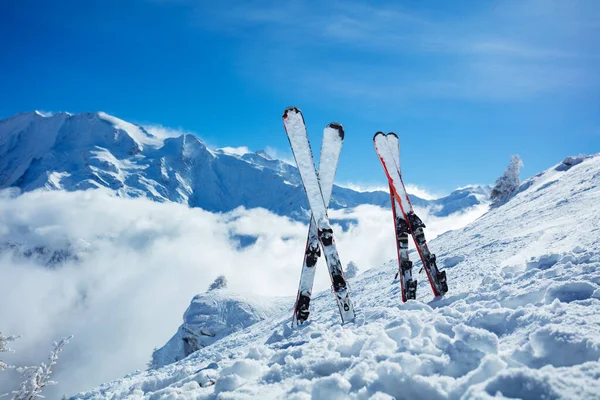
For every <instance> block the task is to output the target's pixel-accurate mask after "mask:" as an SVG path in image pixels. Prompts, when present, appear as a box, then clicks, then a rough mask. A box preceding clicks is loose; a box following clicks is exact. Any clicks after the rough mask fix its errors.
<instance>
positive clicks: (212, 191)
mask: <svg viewBox="0 0 600 400" xmlns="http://www.w3.org/2000/svg"><path fill="white" fill-rule="evenodd" d="M7 187H18V188H20V189H21V191H23V192H27V191H31V190H35V189H40V188H45V189H54V190H66V191H74V190H85V189H89V188H98V187H105V188H108V189H110V190H112V191H114V192H115V193H116V194H118V195H119V196H124V197H142V196H143V197H148V198H150V199H152V200H156V201H160V202H165V201H171V202H177V203H183V204H187V205H189V206H191V207H200V208H202V209H204V210H207V211H213V212H223V211H230V210H232V209H234V208H236V207H239V206H244V207H246V208H255V207H262V208H265V209H267V210H269V211H272V212H274V213H276V214H278V215H285V216H290V217H293V218H296V219H301V220H304V219H307V214H306V210H307V208H308V203H307V200H306V196H305V195H304V192H303V190H302V187H301V182H300V177H299V175H298V171H297V169H296V168H295V167H294V166H292V165H290V164H288V163H286V162H284V161H281V160H277V159H272V158H271V157H269V156H268V155H267V154H266V153H265V152H263V151H259V152H255V153H253V152H248V153H236V152H231V151H228V150H227V149H216V150H213V149H210V148H208V147H207V146H206V145H205V144H204V143H203V142H202V141H201V140H200V139H199V138H198V137H196V136H194V135H191V134H185V135H181V136H178V137H160V136H158V135H155V134H152V133H150V132H149V130H147V129H145V128H144V127H142V126H140V125H136V124H132V123H129V122H126V121H123V120H120V119H118V118H115V117H113V116H110V115H107V114H105V113H102V112H94V113H81V114H69V113H56V114H53V115H46V114H42V113H39V112H28V113H21V114H18V115H16V116H14V117H11V118H8V119H5V120H2V121H0V189H3V188H7ZM488 194H489V187H487V186H469V187H466V188H462V189H459V190H456V191H454V192H452V193H451V194H450V195H448V196H445V197H442V198H440V199H435V200H425V199H421V198H419V197H416V196H412V200H413V204H414V205H415V206H417V207H428V208H429V209H430V212H431V213H432V214H433V215H436V216H446V215H449V214H452V213H454V212H458V211H463V210H465V209H468V208H470V207H473V206H475V205H478V204H481V203H486V202H487V201H488ZM360 204H373V205H380V206H384V205H386V206H387V205H388V204H389V195H388V194H387V193H386V192H384V191H373V192H359V191H355V190H352V189H348V188H344V187H340V186H335V187H334V190H333V197H332V200H331V207H332V208H343V207H354V206H357V205H360Z"/></svg>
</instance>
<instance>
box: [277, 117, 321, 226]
mask: <svg viewBox="0 0 600 400" xmlns="http://www.w3.org/2000/svg"><path fill="white" fill-rule="evenodd" d="M283 124H284V126H285V130H286V132H287V135H288V138H289V140H290V144H291V146H292V152H293V153H294V158H295V159H296V164H297V165H298V171H299V172H300V176H301V177H302V182H303V183H304V189H305V191H306V196H307V197H308V203H309V204H310V208H311V209H312V212H313V217H314V219H315V222H316V223H317V225H318V227H319V228H329V222H328V220H327V210H326V208H325V202H324V201H323V194H322V193H321V185H320V183H319V177H318V176H317V172H316V169H315V162H314V159H313V155H312V150H311V148H310V143H309V142H308V135H307V133H306V126H305V125H304V118H303V117H302V113H300V112H299V110H298V111H297V109H289V110H287V118H285V119H284V120H283Z"/></svg>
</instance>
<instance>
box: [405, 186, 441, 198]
mask: <svg viewBox="0 0 600 400" xmlns="http://www.w3.org/2000/svg"><path fill="white" fill-rule="evenodd" d="M406 191H407V192H408V193H410V194H414V195H415V196H417V197H420V198H422V199H425V200H435V199H439V198H440V197H443V196H444V194H443V193H436V192H432V191H431V190H429V189H425V188H423V187H420V186H417V185H412V184H407V185H406Z"/></svg>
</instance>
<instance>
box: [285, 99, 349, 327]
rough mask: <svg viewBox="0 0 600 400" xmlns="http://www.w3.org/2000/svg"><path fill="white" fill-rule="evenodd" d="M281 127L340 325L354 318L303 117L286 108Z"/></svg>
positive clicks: (338, 128)
mask: <svg viewBox="0 0 600 400" xmlns="http://www.w3.org/2000/svg"><path fill="white" fill-rule="evenodd" d="M283 125H284V127H285V131H286V133H287V136H288V139H289V141H290V146H291V148H292V153H293V154H294V159H295V160H296V164H297V166H298V172H299V173H300V178H301V179H302V184H303V185H304V191H305V192H306V196H307V198H308V203H309V205H310V208H311V211H312V220H313V221H314V223H315V226H316V228H317V237H318V239H319V243H320V244H321V248H322V249H323V254H324V256H325V262H326V263H327V268H328V270H329V276H330V278H331V284H332V286H333V291H334V293H335V298H336V302H337V305H338V309H339V312H340V316H341V319H342V323H344V322H349V321H352V320H354V317H355V314H354V307H353V305H352V301H351V300H350V291H349V288H348V284H347V282H346V279H345V277H344V271H343V269H342V263H341V262H340V258H339V255H338V251H337V247H336V245H335V241H334V238H333V230H332V229H331V225H330V224H329V218H328V217H327V208H326V206H325V201H324V197H323V193H322V191H321V186H320V182H319V176H318V175H317V171H316V169H315V162H314V159H313V155H312V151H311V148H310V143H309V141H308V135H307V133H306V125H305V124H304V117H303V116H302V113H301V112H300V110H298V109H297V108H296V107H289V108H287V109H286V110H285V111H284V113H283ZM336 128H337V129H336ZM336 128H334V129H336V130H337V132H338V135H339V136H340V137H343V135H344V131H343V129H342V127H341V125H336Z"/></svg>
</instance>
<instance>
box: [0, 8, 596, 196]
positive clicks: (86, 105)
mask: <svg viewBox="0 0 600 400" xmlns="http://www.w3.org/2000/svg"><path fill="white" fill-rule="evenodd" d="M598 15H600V2H598V1H595V0H573V1H566V0H564V1H563V0H543V1H542V0H514V1H511V0H507V1H476V0H467V1H461V2H448V1H442V0H440V1H418V2H416V1H398V2H368V1H338V0H334V1H328V2H319V1H288V2H276V1H271V2H266V1H253V2H249V1H223V2H204V1H192V0H171V1H167V0H123V1H113V0H103V1H66V0H65V1H56V2H49V1H48V2H46V1H29V0H23V1H18V2H17V1H1V2H0V49H1V50H0V51H1V52H2V56H1V57H0V118H6V117H9V116H11V115H13V114H16V113H18V112H21V111H30V110H33V109H41V110H47V111H70V112H80V111H96V110H102V111H105V112H108V113H110V114H113V115H115V116H117V117H120V118H122V119H126V120H129V121H134V122H141V123H152V124H161V125H164V126H167V127H172V128H175V129H184V130H186V131H192V132H195V133H197V134H198V135H199V136H200V137H202V138H203V139H204V140H205V141H206V142H207V143H209V144H210V145H213V146H248V147H249V148H250V149H253V150H258V149H263V148H267V147H269V148H271V149H274V151H275V152H276V153H278V154H280V155H282V156H287V157H289V147H288V143H287V139H286V137H285V133H284V130H283V127H282V124H281V119H280V116H281V112H282V110H283V109H284V108H285V107H286V106H289V105H297V106H298V107H300V108H301V109H302V110H303V112H304V116H305V118H306V120H307V123H308V128H309V133H310V134H311V139H312V141H313V143H314V145H313V148H318V142H319V141H320V135H321V132H322V128H323V127H324V126H325V125H326V124H327V123H328V122H330V121H339V122H341V123H342V124H344V126H345V128H346V141H345V144H344V150H343V152H342V158H341V161H340V167H339V172H338V181H339V182H340V183H354V184H360V185H363V186H370V185H372V186H382V185H383V184H385V178H384V175H383V173H382V170H381V166H380V165H379V163H378V161H377V158H376V157H375V154H374V151H373V148H372V142H371V138H372V136H373V133H374V132H376V131H378V130H382V131H386V132H387V131H392V130H393V131H395V132H397V133H398V134H399V136H400V140H401V146H402V150H401V156H402V167H403V173H404V175H405V180H406V182H407V183H411V184H415V185H418V186H420V187H423V188H426V189H428V190H430V191H432V192H434V193H443V192H448V191H450V190H452V189H453V188H455V187H458V186H462V185H466V184H469V183H492V182H493V181H494V180H495V178H496V177H497V176H498V175H499V174H500V173H502V171H503V170H504V168H505V167H506V165H507V163H508V161H509V158H510V155H511V154H515V153H518V154H520V155H521V157H522V158H523V161H524V163H525V168H524V169H523V171H522V175H523V176H524V177H527V176H530V175H532V174H535V173H537V172H538V171H540V170H542V169H545V168H547V167H549V166H550V165H552V164H554V163H555V162H558V161H560V160H561V159H562V158H564V157H565V156H567V155H570V154H577V153H593V152H598V151H600V77H599V74H598V71H600V22H599V20H598V17H597V16H598ZM315 150H316V149H315Z"/></svg>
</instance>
